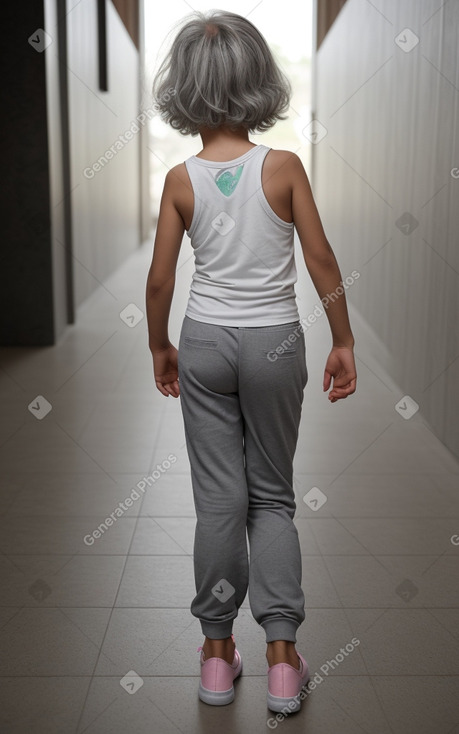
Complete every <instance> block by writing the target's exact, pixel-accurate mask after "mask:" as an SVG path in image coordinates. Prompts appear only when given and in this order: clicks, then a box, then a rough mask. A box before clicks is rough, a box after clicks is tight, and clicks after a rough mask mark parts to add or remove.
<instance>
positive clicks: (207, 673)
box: [197, 635, 242, 706]
mask: <svg viewBox="0 0 459 734" xmlns="http://www.w3.org/2000/svg"><path fill="white" fill-rule="evenodd" d="M231 639H232V640H233V642H234V636H233V635H231ZM199 651H201V657H200V662H201V681H200V683H199V694H198V695H199V698H200V699H201V701H204V703H210V704H211V705H212V706H226V704H227V703H231V702H232V701H234V686H233V681H234V679H235V678H237V677H238V675H240V673H241V670H242V658H241V656H240V654H239V652H238V651H237V650H236V648H234V660H233V662H232V664H231V665H230V664H229V663H227V662H226V660H222V658H208V659H205V658H204V652H202V647H198V649H197V652H199Z"/></svg>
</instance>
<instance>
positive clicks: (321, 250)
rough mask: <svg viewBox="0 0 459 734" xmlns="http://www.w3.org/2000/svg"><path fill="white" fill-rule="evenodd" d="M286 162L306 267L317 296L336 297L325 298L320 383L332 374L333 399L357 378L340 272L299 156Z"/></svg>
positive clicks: (347, 392) (327, 382)
mask: <svg viewBox="0 0 459 734" xmlns="http://www.w3.org/2000/svg"><path fill="white" fill-rule="evenodd" d="M288 166H289V172H288V173H289V177H290V180H291V181H292V214H293V221H294V223H295V228H296V231H297V232H298V237H299V238H300V242H301V248H302V250H303V255H304V260H305V263H306V267H307V269H308V272H309V274H310V276H311V279H312V282H313V283H314V286H315V288H316V290H317V293H318V294H319V297H320V299H321V300H323V299H325V298H326V297H327V296H329V295H330V294H332V293H335V294H336V296H337V297H336V300H333V301H331V300H329V301H328V305H327V307H326V309H325V313H326V314H327V318H328V322H329V324H330V329H331V332H332V340H333V348H332V351H331V353H330V356H329V358H328V360H327V364H326V367H325V373H324V383H323V385H324V390H328V388H329V387H330V382H331V377H332V376H333V378H334V380H333V389H332V391H331V392H330V394H329V399H330V400H331V401H332V402H335V400H339V399H340V398H345V397H347V396H348V395H350V394H351V393H353V392H355V387H356V379H357V375H356V370H355V362H354V356H353V353H352V350H353V347H354V336H353V334H352V330H351V326H350V323H349V314H348V311H347V304H346V295H345V291H344V289H342V286H341V281H342V277H341V272H340V269H339V266H338V263H337V261H336V257H335V254H334V252H333V250H332V248H331V246H330V243H329V242H328V240H327V238H326V236H325V232H324V229H323V226H322V222H321V221H320V217H319V213H318V211H317V207H316V204H315V202H314V198H313V194H312V190H311V186H310V184H309V180H308V177H307V174H306V171H305V170H304V167H303V164H302V162H301V160H300V158H298V156H297V155H295V154H293V155H292V156H291V158H290V160H289V163H288ZM340 286H341V289H342V290H343V293H342V294H341V295H339V292H338V293H336V290H337V288H339V287H340Z"/></svg>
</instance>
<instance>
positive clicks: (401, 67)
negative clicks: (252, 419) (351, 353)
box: [312, 0, 459, 456]
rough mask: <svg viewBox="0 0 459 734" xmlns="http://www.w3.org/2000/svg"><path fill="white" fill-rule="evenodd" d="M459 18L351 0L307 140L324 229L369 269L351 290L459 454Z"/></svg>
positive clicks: (345, 262) (350, 262)
mask: <svg viewBox="0 0 459 734" xmlns="http://www.w3.org/2000/svg"><path fill="white" fill-rule="evenodd" d="M458 26H459V4H458V3H452V2H446V3H442V2H441V0H421V1H419V0H404V2H403V3H398V2H396V0H384V2H381V3H379V4H378V8H377V9H376V7H375V6H374V5H372V4H371V3H368V2H366V0H348V1H347V2H346V4H345V5H344V7H343V8H342V10H341V12H340V14H339V15H338V17H337V19H336V20H335V22H334V24H333V25H332V27H331V29H330V31H329V33H328V34H327V36H326V37H325V39H324V41H323V43H322V45H321V46H320V49H319V50H318V52H317V55H316V58H315V72H314V74H315V78H314V85H313V86H314V91H313V95H314V97H313V112H314V114H313V116H314V117H315V118H316V119H317V120H318V121H319V123H320V125H317V127H316V130H317V132H318V135H317V137H316V139H315V141H312V142H314V143H315V144H314V145H313V146H312V148H313V181H312V184H313V189H314V195H315V199H316V203H317V206H318V209H319V212H320V215H321V218H322V222H323V224H324V229H325V232H326V235H327V238H328V239H329V241H330V243H331V245H332V247H333V249H334V251H335V253H336V255H337V257H338V260H339V264H340V268H341V273H342V275H343V278H344V277H345V276H346V275H347V274H348V273H350V272H351V271H352V270H353V269H356V270H358V271H359V273H360V276H361V277H359V278H358V279H356V280H355V281H354V284H353V285H352V286H351V287H350V288H349V289H348V291H347V297H348V299H349V301H350V302H351V303H352V304H354V305H355V306H356V308H357V309H358V310H359V312H360V313H361V314H362V316H363V317H364V319H365V320H366V321H367V323H368V324H369V326H370V327H371V328H372V329H373V330H374V332H375V334H376V336H377V337H378V338H379V340H380V344H381V347H380V350H379V353H378V354H377V355H376V357H377V358H378V359H379V360H380V363H381V365H382V366H383V367H384V368H385V369H387V370H388V371H389V372H390V374H391V376H392V377H393V378H394V380H395V381H396V382H397V383H398V384H399V386H400V387H401V389H402V391H403V392H402V395H409V396H410V397H411V398H413V399H414V400H415V401H416V403H418V405H419V409H420V411H421V413H422V414H423V416H424V417H425V418H426V420H427V421H429V423H430V425H431V427H432V429H433V431H434V432H435V433H436V435H437V436H438V437H439V438H440V439H441V440H442V441H443V442H444V443H445V444H446V445H447V446H448V447H449V448H450V449H451V450H452V451H453V452H455V453H456V455H457V456H459V422H458V420H457V412H458V408H459V329H458V317H459V249H458V247H457V238H458V235H457V233H458V231H459V206H458V201H459V132H458V131H459V95H458V91H459V64H458V50H457V47H458V43H457V28H458ZM396 39H397V40H396ZM322 126H323V127H322ZM355 351H356V356H357V358H358V353H359V344H358V343H356V348H355ZM357 369H358V363H357ZM369 400H371V396H369Z"/></svg>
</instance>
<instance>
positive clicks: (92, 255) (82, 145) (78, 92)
mask: <svg viewBox="0 0 459 734" xmlns="http://www.w3.org/2000/svg"><path fill="white" fill-rule="evenodd" d="M106 10H107V46H108V88H109V89H108V92H103V91H100V90H99V88H98V78H99V77H98V55H97V14H96V13H97V4H96V2H92V1H88V0H82V1H81V2H78V0H70V1H69V2H68V14H67V33H68V67H69V72H68V82H69V107H70V139H71V169H72V174H71V175H72V186H71V188H72V220H73V254H74V261H73V270H74V287H75V303H76V305H77V306H78V305H80V304H81V303H82V302H83V301H84V300H85V299H86V298H87V297H88V296H89V295H90V294H91V293H92V291H93V290H94V289H95V288H96V287H97V286H98V284H99V282H100V281H103V280H104V278H106V277H107V276H108V275H109V274H110V273H112V272H113V271H114V270H115V269H116V268H117V267H118V266H119V265H121V263H122V262H123V261H124V260H125V258H126V257H127V256H128V255H129V254H130V253H131V252H132V251H133V250H134V249H135V248H136V247H137V246H138V245H139V244H140V240H141V236H140V231H139V225H140V209H139V207H140V172H139V136H138V135H136V134H135V135H134V136H133V139H131V140H130V141H128V142H127V144H126V145H124V147H123V148H122V150H120V151H118V152H117V153H116V154H115V155H114V156H113V157H112V159H111V160H109V161H108V162H107V164H106V165H105V166H103V167H102V168H101V170H100V171H99V172H97V173H96V174H95V175H94V177H93V178H92V179H88V178H87V177H85V175H84V173H83V172H84V170H85V169H87V168H91V167H92V165H93V164H94V163H95V162H96V161H97V159H98V158H100V157H101V156H102V155H104V153H105V151H106V150H107V149H108V148H110V147H111V146H112V145H113V144H114V143H115V141H117V140H119V136H120V135H124V133H125V131H126V130H129V127H130V125H131V123H132V122H133V121H134V120H135V118H136V117H137V115H138V114H139V109H138V107H139V82H138V79H139V55H138V51H137V49H136V48H135V46H134V44H133V42H132V40H131V38H130V37H129V34H128V32H127V31H126V29H125V27H124V25H123V23H122V21H121V19H120V17H119V16H118V13H117V12H116V10H115V8H114V6H113V4H112V3H111V1H110V0H106Z"/></svg>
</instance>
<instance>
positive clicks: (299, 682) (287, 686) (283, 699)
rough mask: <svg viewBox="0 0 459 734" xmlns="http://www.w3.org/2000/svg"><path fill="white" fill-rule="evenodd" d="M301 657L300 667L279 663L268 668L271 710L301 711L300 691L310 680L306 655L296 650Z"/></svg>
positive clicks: (269, 704)
mask: <svg viewBox="0 0 459 734" xmlns="http://www.w3.org/2000/svg"><path fill="white" fill-rule="evenodd" d="M296 652H297V655H298V657H299V659H300V663H301V665H300V669H299V670H297V669H295V668H294V667H293V666H292V665H289V664H288V663H277V665H271V667H270V668H268V708H269V709H270V710H271V711H283V710H284V709H285V708H287V709H288V711H289V712H294V711H299V710H300V707H301V698H300V697H299V693H300V691H301V689H302V688H303V686H305V685H306V683H307V682H308V680H309V667H308V664H307V662H306V660H305V659H304V657H303V656H302V655H301V654H300V653H299V652H298V650H297V651H296Z"/></svg>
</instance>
